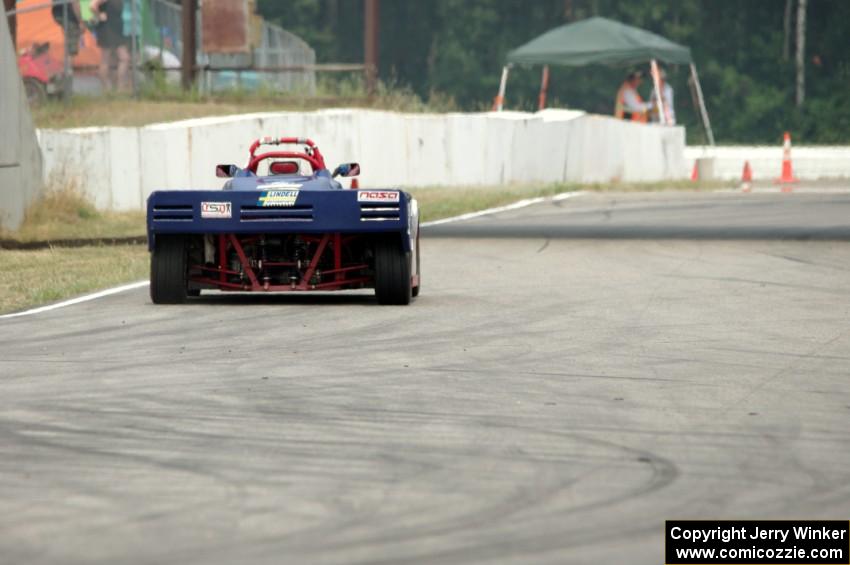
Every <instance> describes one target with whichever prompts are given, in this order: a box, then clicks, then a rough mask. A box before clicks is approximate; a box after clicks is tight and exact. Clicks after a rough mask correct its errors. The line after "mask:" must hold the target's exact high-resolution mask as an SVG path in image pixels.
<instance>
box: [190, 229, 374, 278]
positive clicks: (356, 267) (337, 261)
mask: <svg viewBox="0 0 850 565" xmlns="http://www.w3.org/2000/svg"><path fill="white" fill-rule="evenodd" d="M260 237H261V236H245V237H242V238H241V239H240V237H237V235H235V234H232V233H231V234H219V235H218V258H217V264H216V265H213V266H210V265H199V264H195V265H190V266H189V272H190V273H192V272H201V273H209V275H206V276H205V275H200V276H198V275H195V276H192V275H190V276H189V281H190V282H193V283H197V284H200V285H204V286H207V287H209V286H212V287H215V288H217V289H219V290H232V291H245V290H250V291H268V292H282V291H292V290H296V291H297V290H341V289H344V288H359V287H362V286H363V285H365V284H366V283H369V282H371V280H372V279H371V278H370V277H366V276H355V277H351V276H350V275H351V274H352V273H355V272H358V271H362V270H364V269H368V268H369V265H367V264H365V263H359V264H349V265H345V264H343V260H342V256H343V248H344V247H345V246H346V245H348V244H349V243H350V242H351V241H353V240H355V239H357V238H360V237H362V236H361V235H359V234H356V235H342V234H339V233H334V234H324V235H321V236H313V235H300V236H298V237H300V238H301V239H302V240H303V241H305V242H308V243H317V244H318V246H317V248H316V251H315V253H314V254H313V257H311V258H310V259H309V261H307V262H306V269H304V271H303V275H302V276H301V281H300V282H298V283H295V282H292V283H290V284H283V285H281V284H270V283H269V281H268V280H263V279H264V278H265V277H264V273H265V270H266V269H267V268H276V267H291V268H295V267H297V266H298V265H297V263H296V262H294V261H267V262H262V261H260V262H259V264H255V263H254V262H252V261H251V260H250V259H249V258H248V256H247V255H246V253H245V250H244V248H243V244H245V243H253V242H255V241H258V240H259V239H260ZM231 250H232V251H235V252H236V255H237V257H239V263H240V264H241V266H242V269H243V271H242V272H241V273H240V272H239V271H234V270H232V269H229V268H228V265H227V256H228V253H229V252H230V251H231ZM326 252H330V253H332V254H333V269H324V270H322V271H321V275H322V277H327V276H329V275H333V277H332V280H330V281H327V280H326V281H323V282H313V281H314V277H315V276H316V275H317V271H318V267H319V262H320V261H321V259H322V257H323V255H324V254H325V253H326ZM243 274H244V275H245V276H247V278H248V282H247V283H241V284H240V283H234V282H231V281H228V276H241V275H243Z"/></svg>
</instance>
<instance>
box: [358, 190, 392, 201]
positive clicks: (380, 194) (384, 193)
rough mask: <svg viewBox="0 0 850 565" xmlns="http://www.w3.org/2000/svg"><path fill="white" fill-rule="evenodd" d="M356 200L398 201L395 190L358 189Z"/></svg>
mask: <svg viewBox="0 0 850 565" xmlns="http://www.w3.org/2000/svg"><path fill="white" fill-rule="evenodd" d="M357 201H358V202H398V201H399V196H398V191H397V190H358V191H357Z"/></svg>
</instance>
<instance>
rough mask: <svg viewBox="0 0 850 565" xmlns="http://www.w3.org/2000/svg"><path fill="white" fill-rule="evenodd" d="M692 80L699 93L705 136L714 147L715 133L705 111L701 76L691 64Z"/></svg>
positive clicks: (698, 98)
mask: <svg viewBox="0 0 850 565" xmlns="http://www.w3.org/2000/svg"><path fill="white" fill-rule="evenodd" d="M691 78H692V79H693V81H694V89H695V90H696V93H697V100H698V101H699V113H700V116H702V127H703V128H705V136H706V137H707V138H708V144H709V145H711V146H712V147H714V132H713V131H711V122H710V121H709V119H708V110H706V109H705V98H703V96H702V86H700V83H699V75H697V67H696V65H694V64H693V63H691Z"/></svg>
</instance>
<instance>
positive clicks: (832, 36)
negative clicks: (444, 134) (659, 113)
mask: <svg viewBox="0 0 850 565" xmlns="http://www.w3.org/2000/svg"><path fill="white" fill-rule="evenodd" d="M257 6H258V11H259V13H260V14H262V15H263V16H264V17H265V18H266V19H268V20H269V21H272V22H275V23H278V24H279V25H281V26H283V27H284V28H286V29H289V30H290V31H292V32H293V33H296V34H298V35H299V36H301V37H302V38H304V39H305V40H306V41H307V42H308V43H310V44H311V46H312V47H313V48H314V49H315V50H316V55H317V60H318V61H320V62H360V61H362V60H363V12H364V10H363V0H288V1H281V0H258V1H257ZM591 16H604V17H607V18H611V19H615V20H618V21H621V22H623V23H626V24H629V25H634V26H637V27H641V28H643V29H646V30H649V31H652V32H654V33H657V34H659V35H662V36H664V37H666V38H668V39H670V40H672V41H675V42H677V43H680V44H682V45H686V46H688V47H690V48H691V52H692V54H693V58H694V60H695V62H696V64H697V67H698V69H699V72H700V79H701V82H702V87H703V91H704V94H705V98H706V104H707V106H708V109H709V112H710V114H711V118H712V125H713V126H714V131H715V136H716V137H717V140H718V143H770V144H773V143H779V142H780V140H781V136H782V132H784V131H786V130H788V131H791V132H792V133H793V134H794V139H795V141H796V142H803V143H848V142H850V33H848V31H847V25H848V22H850V1H848V0H749V1H747V2H741V1H740V0H668V1H666V2H665V1H659V0H628V1H625V0H428V1H410V0H382V1H381V2H380V21H379V28H380V40H379V75H380V77H381V79H382V80H383V81H385V82H390V83H391V84H396V85H402V86H407V87H409V88H411V89H412V90H413V91H414V92H415V93H416V94H418V95H419V96H420V97H421V98H422V99H423V100H426V101H427V100H429V99H434V97H440V99H442V100H445V99H446V98H450V99H451V100H453V102H454V104H455V105H456V106H457V107H458V108H459V109H462V110H482V109H486V108H489V106H490V104H491V102H492V99H493V96H494V95H495V94H496V90H497V89H498V82H499V73H500V69H501V67H502V65H503V64H504V61H505V55H506V54H507V52H508V51H510V50H511V49H514V48H516V47H518V46H520V45H522V44H524V43H525V42H527V41H529V40H531V39H533V38H534V37H536V36H537V35H539V34H541V33H543V32H545V31H547V30H549V29H551V28H553V27H556V26H558V25H562V24H564V23H569V22H571V21H576V20H580V19H584V18H587V17H591ZM629 70H631V69H630V68H625V67H608V66H589V67H581V68H570V67H552V68H551V78H550V85H549V102H550V105H551V106H557V107H569V108H578V109H583V110H587V111H590V112H596V113H600V114H610V113H611V112H612V110H613V103H614V95H615V92H616V90H617V88H618V87H619V85H620V83H621V82H622V79H623V76H624V75H625V74H626V73H627V72H628V71H629ZM667 71H668V80H669V82H670V84H671V85H672V86H673V87H674V88H675V90H676V113H677V117H678V119H679V121H680V123H683V124H684V125H686V126H688V138H689V139H688V140H689V142H690V143H700V142H702V141H703V138H702V135H703V134H702V131H701V128H700V127H699V121H698V119H699V116H698V113H697V112H696V111H695V109H694V108H693V105H692V104H691V97H690V94H689V89H688V86H687V77H688V69H687V67H685V66H672V67H670V68H668V69H667ZM539 84H540V68H538V67H531V68H522V67H520V68H515V69H514V70H513V71H512V76H511V80H510V82H509V84H508V92H507V96H506V107H507V108H510V109H523V110H533V109H535V107H536V100H537V92H538V88H539ZM648 88H649V84H648V82H647V84H645V85H644V89H645V90H647V91H646V92H645V94H646V95H648V93H649V92H648Z"/></svg>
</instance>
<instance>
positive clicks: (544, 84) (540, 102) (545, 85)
mask: <svg viewBox="0 0 850 565" xmlns="http://www.w3.org/2000/svg"><path fill="white" fill-rule="evenodd" d="M548 89H549V65H543V72H542V73H541V75H540V96H539V97H538V98H537V109H538V110H542V109H543V108H545V107H546V91H547V90H548Z"/></svg>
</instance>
